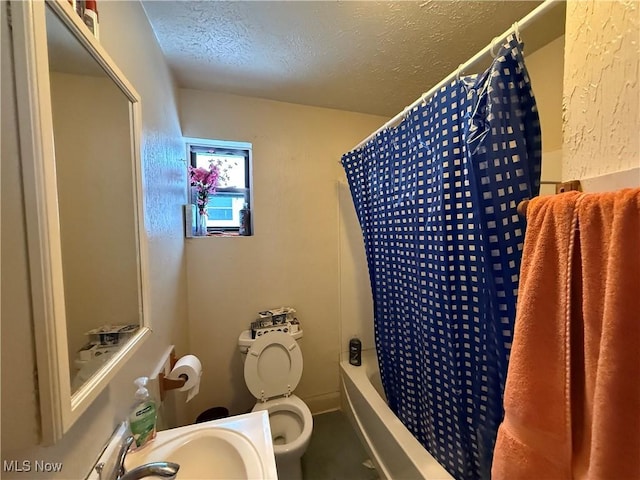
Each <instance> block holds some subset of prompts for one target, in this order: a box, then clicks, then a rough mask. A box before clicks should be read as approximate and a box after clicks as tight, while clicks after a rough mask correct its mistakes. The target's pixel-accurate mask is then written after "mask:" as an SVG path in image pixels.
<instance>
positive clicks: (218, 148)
mask: <svg viewBox="0 0 640 480" xmlns="http://www.w3.org/2000/svg"><path fill="white" fill-rule="evenodd" d="M187 151H188V152H189V157H190V163H191V165H192V166H193V167H203V168H207V169H208V168H209V166H210V165H211V164H212V163H213V164H214V165H217V166H218V168H219V170H220V179H219V182H218V188H217V189H216V194H215V195H212V196H210V197H209V203H208V204H207V217H208V219H207V229H208V230H209V231H210V232H212V231H231V232H233V231H236V232H237V231H238V230H239V228H240V210H241V209H242V208H243V207H244V205H245V204H248V205H251V187H250V185H251V144H250V143H240V142H226V141H222V140H220V141H214V140H199V139H187ZM191 203H196V198H195V191H194V190H191Z"/></svg>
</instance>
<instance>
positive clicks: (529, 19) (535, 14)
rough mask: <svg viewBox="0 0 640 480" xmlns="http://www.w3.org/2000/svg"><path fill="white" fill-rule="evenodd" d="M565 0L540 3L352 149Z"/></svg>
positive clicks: (401, 117) (429, 96) (400, 118)
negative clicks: (511, 35)
mask: <svg viewBox="0 0 640 480" xmlns="http://www.w3.org/2000/svg"><path fill="white" fill-rule="evenodd" d="M563 1H564V0H545V1H544V2H543V3H541V4H540V5H538V6H537V7H536V8H535V9H533V10H531V12H529V13H528V14H527V15H526V16H525V17H524V18H523V19H522V20H520V21H518V22H515V23H514V24H513V25H512V26H511V28H509V29H508V30H506V31H505V32H504V33H503V34H502V35H500V36H498V37H494V38H493V40H492V41H491V43H490V44H489V45H487V46H486V47H484V48H483V49H482V50H480V51H479V52H478V53H476V54H475V55H474V56H473V57H471V58H470V59H469V60H467V61H466V62H465V63H463V64H462V65H460V66H459V67H458V68H457V69H456V70H454V71H453V72H451V73H450V74H449V75H448V76H447V77H446V78H445V79H444V80H442V81H441V82H440V83H438V84H437V85H436V86H435V87H433V88H432V89H431V90H429V91H428V92H426V93H423V94H422V95H421V96H420V97H418V98H417V99H416V100H415V101H414V102H413V103H412V104H411V105H409V106H408V107H405V108H404V110H402V111H401V112H400V113H398V114H397V115H396V116H395V117H393V118H392V119H391V120H389V121H388V122H386V123H385V124H384V125H382V126H381V127H380V128H378V129H377V130H376V131H375V132H373V133H372V134H371V135H369V136H368V137H367V138H365V139H364V140H362V141H361V142H360V143H359V144H358V145H356V146H355V147H353V148H352V149H351V150H356V149H358V148H360V147H362V146H363V145H365V144H366V143H367V142H368V141H369V140H371V139H372V138H373V137H375V136H376V135H377V134H378V133H379V132H381V131H382V130H384V129H385V128H388V127H390V126H392V125H394V124H396V123H398V122H400V121H401V120H403V119H404V117H405V115H406V114H407V113H408V112H409V111H411V109H413V108H414V107H415V106H417V105H418V104H420V102H425V101H427V100H428V99H429V98H431V97H432V96H433V95H434V94H435V93H436V92H437V91H438V90H440V89H441V88H442V87H443V86H444V85H446V84H447V83H449V82H450V81H451V80H453V79H454V78H456V77H457V76H458V75H460V74H461V73H462V72H464V70H465V69H467V68H469V67H471V66H472V65H474V64H476V63H477V62H478V61H480V60H482V59H483V58H484V57H485V56H486V55H487V54H492V55H493V56H495V54H494V53H493V49H494V48H495V47H496V46H497V45H498V43H499V42H503V41H504V40H506V38H507V37H508V36H509V35H510V34H512V33H514V32H517V33H519V30H520V29H526V28H527V27H529V26H530V25H531V24H532V23H534V22H535V21H536V20H537V19H538V18H539V17H541V16H542V15H543V14H545V13H547V12H548V11H550V10H551V9H552V8H554V7H556V6H558V5H560V4H561V3H562V2H563Z"/></svg>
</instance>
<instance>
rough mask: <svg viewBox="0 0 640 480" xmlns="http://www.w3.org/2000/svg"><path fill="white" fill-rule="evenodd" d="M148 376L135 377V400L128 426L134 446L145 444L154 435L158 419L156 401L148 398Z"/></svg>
mask: <svg viewBox="0 0 640 480" xmlns="http://www.w3.org/2000/svg"><path fill="white" fill-rule="evenodd" d="M148 381H149V378H148V377H140V378H136V380H135V382H134V383H135V384H136V386H137V387H138V389H137V390H136V395H135V396H136V401H135V404H134V405H133V408H132V410H131V414H130V415H129V426H130V428H131V434H132V435H133V438H134V440H135V448H140V447H143V446H145V445H146V444H147V443H149V442H150V441H151V440H153V439H154V438H155V437H156V422H157V419H158V415H157V411H156V403H155V402H154V401H153V400H151V399H150V398H149V390H147V382H148Z"/></svg>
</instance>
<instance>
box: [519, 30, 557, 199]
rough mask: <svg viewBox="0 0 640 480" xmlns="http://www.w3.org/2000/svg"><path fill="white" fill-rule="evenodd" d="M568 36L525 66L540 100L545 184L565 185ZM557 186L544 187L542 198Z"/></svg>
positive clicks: (528, 59) (529, 56) (527, 58)
mask: <svg viewBox="0 0 640 480" xmlns="http://www.w3.org/2000/svg"><path fill="white" fill-rule="evenodd" d="M564 41H565V40H564V35H563V36H561V37H559V38H556V39H555V40H553V41H552V42H549V43H548V44H547V45H545V46H544V47H542V48H540V49H538V50H536V51H534V52H532V53H531V54H528V52H527V42H526V37H525V38H524V42H525V50H524V52H525V62H526V65H527V70H528V71H529V76H530V77H531V85H532V87H533V93H534V95H535V96H536V104H537V105H538V113H539V114H540V124H541V126H542V175H541V179H542V180H543V181H549V182H560V181H562V78H563V74H564ZM555 192H556V189H555V186H554V185H542V186H541V187H540V194H541V195H550V194H555Z"/></svg>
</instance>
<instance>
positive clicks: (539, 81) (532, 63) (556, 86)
mask: <svg viewBox="0 0 640 480" xmlns="http://www.w3.org/2000/svg"><path fill="white" fill-rule="evenodd" d="M523 41H524V43H525V49H524V52H525V62H526V65H527V70H528V71H529V75H530V77H531V84H532V86H533V91H534V94H535V97H536V103H537V106H538V112H539V114H540V123H541V126H542V180H548V181H560V180H561V179H562V173H561V172H562V78H563V63H564V62H563V56H564V36H562V37H559V38H557V39H555V40H553V41H551V42H549V43H548V44H547V45H545V46H543V47H541V48H539V49H538V50H535V51H533V52H530V53H529V52H528V50H527V48H526V46H527V38H526V35H524V34H523ZM340 178H341V180H340V186H339V210H340V218H339V221H340V223H339V225H340V234H339V236H340V305H341V309H340V311H341V318H340V323H341V337H340V338H341V339H340V347H341V353H342V355H346V353H347V347H348V343H349V339H350V338H351V337H353V336H357V337H359V338H360V340H361V341H362V348H363V349H368V348H374V347H375V343H374V335H373V305H372V301H371V288H370V284H369V271H368V269H367V262H366V256H365V253H364V244H363V240H362V233H361V230H360V226H359V224H358V218H357V216H356V212H355V209H354V207H353V201H352V200H351V193H350V192H349V187H348V186H347V184H346V178H345V175H344V172H340ZM540 191H541V194H543V195H546V194H552V193H555V187H554V186H552V185H544V186H542V188H541V190H540Z"/></svg>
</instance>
